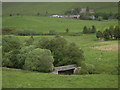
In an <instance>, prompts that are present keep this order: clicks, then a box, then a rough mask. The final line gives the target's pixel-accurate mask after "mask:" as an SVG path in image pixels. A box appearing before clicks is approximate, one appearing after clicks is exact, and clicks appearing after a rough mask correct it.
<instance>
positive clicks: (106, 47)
mask: <svg viewBox="0 0 120 90" xmlns="http://www.w3.org/2000/svg"><path fill="white" fill-rule="evenodd" d="M92 49H97V50H102V51H118V44H110V45H104V46H96V47H92Z"/></svg>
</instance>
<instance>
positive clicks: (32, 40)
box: [25, 36, 34, 46]
mask: <svg viewBox="0 0 120 90" xmlns="http://www.w3.org/2000/svg"><path fill="white" fill-rule="evenodd" d="M33 42H34V38H33V36H31V37H29V38H28V39H27V40H26V42H25V45H26V46H29V45H32V44H33Z"/></svg>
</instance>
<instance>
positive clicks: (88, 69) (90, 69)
mask: <svg viewBox="0 0 120 90" xmlns="http://www.w3.org/2000/svg"><path fill="white" fill-rule="evenodd" d="M95 73H96V72H95V66H94V65H92V64H85V65H84V66H82V68H81V69H80V73H79V74H95Z"/></svg>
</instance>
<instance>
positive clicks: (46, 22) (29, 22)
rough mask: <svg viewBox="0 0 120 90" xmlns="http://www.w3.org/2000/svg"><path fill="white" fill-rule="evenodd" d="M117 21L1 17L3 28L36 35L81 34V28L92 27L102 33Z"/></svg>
mask: <svg viewBox="0 0 120 90" xmlns="http://www.w3.org/2000/svg"><path fill="white" fill-rule="evenodd" d="M117 24H118V21H117V20H109V21H96V20H95V21H94V20H75V19H70V18H53V17H38V16H13V17H3V26H2V27H3V28H14V29H16V31H23V30H29V31H33V32H36V33H42V32H43V33H49V31H50V30H54V31H55V32H66V28H68V29H69V32H71V33H72V32H82V31H83V27H84V26H87V27H92V25H94V26H95V27H96V29H97V30H100V31H103V30H104V29H105V28H108V27H109V26H114V25H117Z"/></svg>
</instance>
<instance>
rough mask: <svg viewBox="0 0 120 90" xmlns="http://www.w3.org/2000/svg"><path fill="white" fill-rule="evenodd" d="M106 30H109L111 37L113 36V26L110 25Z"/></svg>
mask: <svg viewBox="0 0 120 90" xmlns="http://www.w3.org/2000/svg"><path fill="white" fill-rule="evenodd" d="M108 30H109V35H110V38H111V39H112V38H113V34H114V33H113V31H114V28H113V26H110V27H109V29H108Z"/></svg>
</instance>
